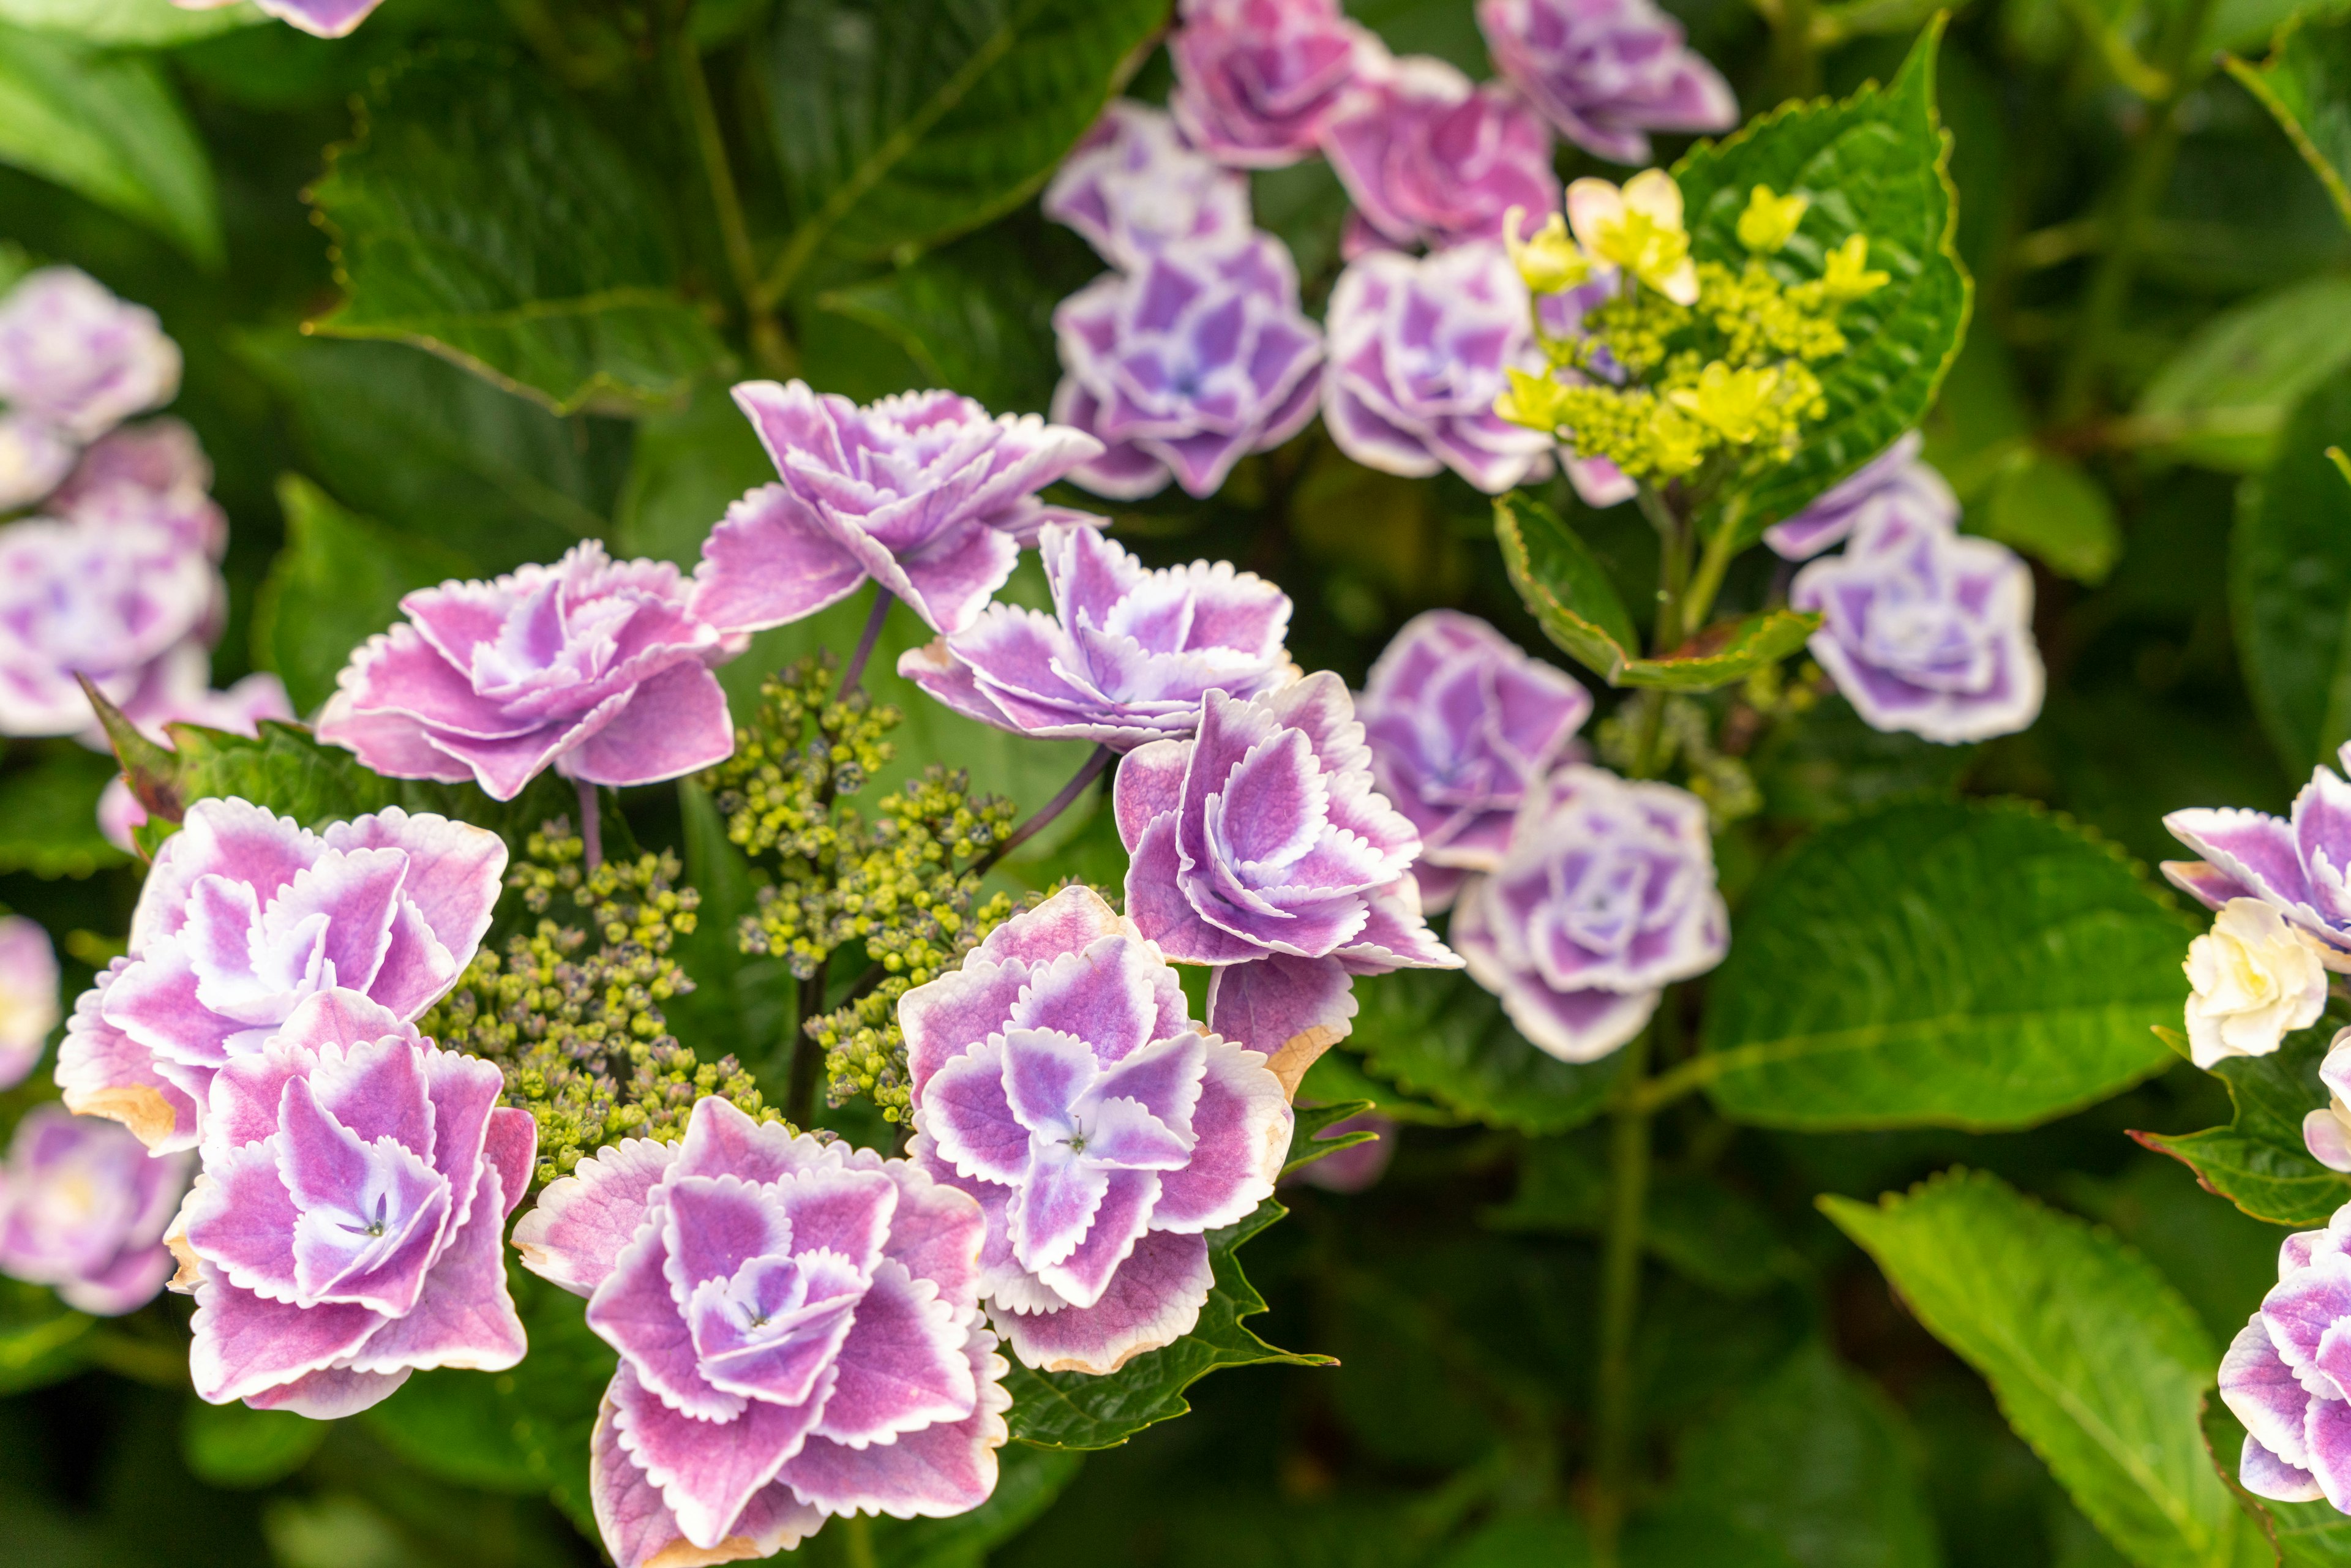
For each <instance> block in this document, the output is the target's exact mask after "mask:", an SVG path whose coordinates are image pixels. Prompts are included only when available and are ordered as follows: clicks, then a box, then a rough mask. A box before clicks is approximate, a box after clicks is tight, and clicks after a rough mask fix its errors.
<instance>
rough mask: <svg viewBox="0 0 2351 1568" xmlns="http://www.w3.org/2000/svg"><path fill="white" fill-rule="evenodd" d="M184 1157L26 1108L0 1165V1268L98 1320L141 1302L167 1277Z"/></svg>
mask: <svg viewBox="0 0 2351 1568" xmlns="http://www.w3.org/2000/svg"><path fill="white" fill-rule="evenodd" d="M190 1163H191V1161H190V1157H189V1156H188V1155H186V1154H184V1153H182V1154H171V1155H153V1156H150V1155H149V1154H148V1153H147V1150H146V1148H145V1147H144V1146H143V1145H141V1143H140V1142H139V1140H138V1139H136V1138H134V1137H132V1136H131V1134H129V1133H126V1132H124V1131H123V1130H122V1129H121V1128H120V1127H118V1126H116V1125H115V1124H113V1123H111V1122H105V1121H100V1120H99V1119H97V1118H96V1117H92V1116H76V1115H73V1114H71V1113H68V1111H66V1110H65V1109H64V1108H63V1107H62V1106H58V1105H36V1106H34V1107H33V1108H32V1109H31V1110H30V1111H27V1112H26V1113H25V1119H24V1120H23V1121H21V1122H19V1123H17V1124H16V1136H15V1137H14V1139H12V1140H11V1141H10V1143H9V1145H8V1163H7V1165H6V1166H5V1168H0V1274H6V1275H8V1276H10V1277H11V1278H13V1279H18V1280H25V1281H30V1282H32V1283H33V1284H36V1285H49V1286H53V1287H55V1288H56V1290H57V1294H58V1295H60V1296H62V1297H64V1298H65V1301H66V1304H67V1305H68V1306H71V1307H76V1308H78V1309H79V1310H80V1311H82V1312H94V1313H96V1314H98V1315H99V1316H100V1317H116V1316H120V1314H122V1313H124V1312H134V1311H136V1310H137V1309H139V1308H141V1307H143V1306H145V1305H146V1304H147V1303H148V1302H149V1301H152V1300H154V1298H155V1292H156V1291H160V1290H162V1288H163V1281H165V1280H167V1279H169V1278H170V1277H171V1273H172V1254H171V1252H170V1250H169V1249H166V1248H165V1247H164V1245H163V1229H164V1227H165V1226H167V1225H169V1224H170V1223H171V1220H172V1210H173V1209H175V1208H177V1207H179V1203H180V1195H181V1194H182V1193H183V1192H185V1191H186V1190H187V1186H188V1166H189V1165H190Z"/></svg>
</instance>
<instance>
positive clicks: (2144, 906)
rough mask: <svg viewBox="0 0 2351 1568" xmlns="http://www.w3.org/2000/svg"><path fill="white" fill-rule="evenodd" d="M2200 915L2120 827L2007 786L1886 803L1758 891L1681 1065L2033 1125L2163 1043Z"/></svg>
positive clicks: (1749, 1093)
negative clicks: (2091, 829)
mask: <svg viewBox="0 0 2351 1568" xmlns="http://www.w3.org/2000/svg"><path fill="white" fill-rule="evenodd" d="M2190 934H2191V933H2190V930H2189V926H2188V925H2187V924H2186V922H2185V921H2184V920H2183V919H2182V918H2181V917H2180V916H2179V915H2178V914H2177V913H2175V912H2174V911H2172V910H2171V909H2169V908H2168V907H2167V906H2166V904H2165V903H2164V902H2162V901H2161V895H2159V894H2157V893H2155V892H2154V891H2153V890H2152V889H2150V888H2149V887H2148V886H2147V883H2146V882H2145V880H2144V879H2143V878H2142V877H2141V876H2140V875H2139V874H2138V873H2137V870H2136V869H2135V868H2134V867H2133V866H2132V865H2131V864H2130V862H2127V861H2126V859H2124V857H2123V856H2122V855H2121V854H2120V853H2119V852H2116V850H2114V849H2113V848H2112V847H2111V846H2109V845H2106V844H2105V843H2103V842H2100V841H2097V840H2095V839H2093V838H2091V837H2090V836H2088V835H2087V834H2086V833H2085V832H2083V831H2081V830H2079V829H2077V828H2074V827H2073V826H2072V825H2071V824H2069V823H2067V822H2065V821H2061V820H2059V819H2057V818H2054V817H2051V816H2049V815H2047V814H2045V813H2043V812H2042V811H2040V810H2037V809H2034V808H2032V807H2030V806H2026V805H2023V804H2021V803H2018V802H2013V801H1999V802H1984V801H1920V802H1917V803H1911V804H1902V805H1896V806H1891V807H1887V808H1886V809H1884V810H1879V811H1877V812H1875V813H1874V814H1871V815H1868V816H1864V817H1860V818H1856V819H1855V820H1853V821H1847V822H1844V823H1842V824H1839V825H1837V826H1835V827H1832V828H1828V829H1824V830H1823V831H1821V832H1820V833H1819V834H1817V835H1816V836H1814V837H1813V838H1812V839H1810V840H1808V841H1805V842H1804V843H1802V844H1801V845H1800V846H1798V847H1797V849H1796V850H1795V851H1794V852H1792V853H1791V854H1790V855H1788V856H1787V857H1786V859H1784V860H1783V861H1782V862H1780V863H1779V865H1778V866H1776V867H1775V868H1774V869H1773V870H1772V871H1771V873H1768V875H1767V877H1766V879H1765V881H1764V882H1763V883H1761V885H1759V886H1758V887H1757V888H1756V890H1755V891H1754V892H1753V893H1752V894H1750V895H1749V897H1748V899H1747V901H1746V904H1745V905H1744V906H1743V907H1742V908H1741V909H1740V915H1739V919H1738V922H1737V924H1736V926H1735V928H1734V930H1733V933H1732V939H1731V946H1730V956H1729V958H1727V959H1726V960H1724V962H1723V965H1722V967H1721V968H1719V969H1718V970H1716V971H1715V973H1714V975H1713V977H1711V979H1709V981H1708V987H1707V1002H1708V1006H1707V1015H1706V1027H1705V1034H1704V1043H1703V1054H1702V1055H1701V1056H1700V1057H1699V1058H1698V1060H1697V1061H1694V1062H1692V1063H1691V1064H1690V1065H1689V1066H1688V1067H1687V1069H1685V1070H1684V1071H1686V1072H1687V1074H1688V1075H1689V1077H1690V1078H1692V1079H1694V1080H1696V1081H1698V1082H1703V1083H1704V1084H1705V1086H1706V1089H1707V1092H1708V1094H1710V1095H1711V1096H1712V1097H1713V1099H1714V1102H1715V1103H1716V1105H1717V1106H1718V1107H1719V1108H1720V1109H1721V1110H1722V1111H1723V1112H1724V1113H1726V1114H1728V1115H1730V1116H1734V1117H1736V1118H1738V1119H1740V1120H1741V1121H1746V1122H1758V1123H1762V1124H1769V1125H1772V1126H1782V1127H1805V1128H1813V1129H1816V1130H1824V1129H1828V1128H1852V1127H1901V1126H1949V1127H1967V1128H1974V1129H1990V1128H1996V1127H2022V1126H2031V1125H2032V1124H2035V1123H2039V1122H2043V1121H2046V1120H2048V1119H2049V1118H2051V1117H2053V1116H2057V1115H2062V1114H2064V1113H2066V1112H2068V1111H2073V1110H2076V1109H2078V1108H2080V1107H2081V1106H2084V1105H2086V1104H2089V1103H2093V1102H2095V1101H2097V1100H2101V1099H2104V1098H2105V1097H2106V1096H2107V1095H2109V1094H2112V1093H2115V1092H2117V1091H2119V1090H2121V1089H2123V1088H2125V1087H2126V1086H2128V1085H2130V1084H2132V1083H2135V1082H2138V1081H2139V1080H2140V1079H2142V1078H2144V1077H2146V1076H2147V1074H2149V1073H2151V1072H2153V1071H2156V1070H2157V1069H2158V1068H2160V1067H2162V1066H2164V1065H2165V1064H2166V1063H2167V1062H2168V1061H2169V1060H2170V1053H2169V1052H2168V1051H2166V1050H2165V1048H2164V1046H2163V1044H2162V1042H2161V1041H2159V1040H2157V1039H2156V1038H2155V1036H2154V1035H2153V1033H2151V1032H2150V1026H2151V1025H2153V1024H2156V1023H2158V1022H2159V1021H2162V1020H2166V1019H2174V1018H2177V1017H2178V1016H2179V1009H2180V1006H2181V1004H2182V1003H2183V1001H2184V1000H2185V999H2186V995H2187V982H2186V979H2185V977H2183V976H2182V974H2181V972H2180V967H2179V962H2180V955H2181V954H2182V953H2183V952H2184V951H2185V950H2186V947H2187V943H2188V938H2189V936H2190Z"/></svg>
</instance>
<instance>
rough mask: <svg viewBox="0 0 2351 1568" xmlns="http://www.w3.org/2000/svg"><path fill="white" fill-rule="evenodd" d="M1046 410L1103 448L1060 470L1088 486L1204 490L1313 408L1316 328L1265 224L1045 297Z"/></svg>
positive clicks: (1318, 363) (1318, 356) (1284, 250)
mask: <svg viewBox="0 0 2351 1568" xmlns="http://www.w3.org/2000/svg"><path fill="white" fill-rule="evenodd" d="M1053 335H1054V339H1055V341H1056V342H1057V344H1058V345H1059V347H1060V350H1061V372H1062V374H1061V384H1060V385H1059V386H1058V387H1056V388H1055V389H1054V392H1053V417H1054V418H1055V419H1058V420H1061V421H1064V422H1065V423H1069V424H1071V425H1074V426H1076V427H1077V428H1079V429H1081V430H1084V431H1088V432H1090V433H1092V434H1093V435H1095V436H1097V437H1099V438H1100V439H1101V441H1102V447H1103V450H1102V452H1101V453H1100V454H1099V455H1095V456H1093V457H1092V458H1090V459H1089V460H1088V461H1086V462H1085V463H1083V464H1081V465H1079V466H1078V467H1077V468H1076V469H1075V470H1074V471H1073V472H1072V473H1071V478H1072V479H1075V480H1076V481H1077V482H1078V483H1079V484H1081V485H1083V486H1085V487H1086V488H1087V489H1089V490H1092V491H1093V492H1094V493H1095V494H1096V495H1100V496H1110V497H1116V498H1118V499H1121V500H1133V499H1135V498H1137V497H1144V496H1150V495H1155V494H1157V493H1158V492H1159V491H1160V490H1162V489H1165V487H1166V485H1167V481H1168V480H1169V479H1171V478H1173V479H1174V480H1175V482H1176V483H1177V484H1178V485H1180V486H1183V487H1184V490H1185V492H1186V494H1188V495H1193V496H1210V495H1214V494H1215V493H1216V492H1217V488H1218V487H1219V486H1222V485H1223V484H1224V482H1225V477H1226V476H1227V475H1228V474H1230V473H1231V472H1232V470H1233V465H1234V464H1236V463H1238V462H1239V461H1240V460H1241V459H1242V458H1243V457H1245V456H1247V455H1249V454H1250V453H1252V452H1263V451H1266V450H1267V449H1269V448H1270V447H1275V446H1279V445H1280V444H1282V443H1283V442H1285V441H1287V440H1289V439H1290V437H1291V436H1293V435H1295V434H1298V432H1299V431H1300V430H1301V429H1303V428H1304V427H1305V425H1306V423H1307V422H1308V421H1309V420H1311V419H1312V418H1313V417H1314V399H1315V394H1316V393H1317V392H1319V391H1320V390H1321V387H1322V329H1321V328H1319V327H1317V326H1316V325H1315V324H1314V323H1313V321H1312V320H1311V319H1309V318H1308V317H1307V316H1306V315H1305V314H1304V313H1303V312H1302V311H1301V310H1300V308H1299V304H1298V268H1297V267H1296V266H1295V265H1294V264H1293V263H1292V262H1291V261H1290V251H1289V249H1288V247H1287V246H1283V244H1282V243H1281V242H1280V240H1279V239H1276V238H1275V237H1274V236H1273V235H1270V234H1261V233H1260V234H1256V235H1252V236H1251V237H1250V239H1249V242H1248V243H1247V244H1246V245H1243V246H1239V247H1238V248H1235V247H1233V246H1229V245H1224V244H1216V245H1209V246H1193V245H1185V246H1165V247H1163V248H1162V249H1161V250H1159V251H1158V252H1157V253H1156V254H1155V255H1154V256H1150V257H1149V258H1148V259H1147V260H1146V262H1145V263H1144V266H1143V267H1142V268H1141V269H1140V270H1138V271H1134V272H1108V273H1104V274H1103V275H1102V277H1098V278H1096V279H1094V281H1093V282H1092V283H1090V284H1088V285H1087V286H1086V287H1083V288H1081V289H1079V290H1078V291H1077V292H1076V293H1075V294H1072V295H1071V296H1070V297H1069V298H1067V299H1064V300H1062V301H1061V304H1060V305H1058V306H1056V307H1055V308H1054V309H1053Z"/></svg>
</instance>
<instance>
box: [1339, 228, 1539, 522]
mask: <svg viewBox="0 0 2351 1568" xmlns="http://www.w3.org/2000/svg"><path fill="white" fill-rule="evenodd" d="M1328 326H1329V329H1330V333H1331V369H1330V371H1329V373H1328V374H1327V375H1326V376H1325V377H1324V380H1323V392H1322V423H1323V427H1324V428H1325V429H1327V430H1328V431H1330V433H1331V439H1332V441H1334V442H1336V443H1337V444H1338V446H1339V450H1340V451H1342V452H1344V453H1345V454H1346V455H1348V456H1350V457H1352V458H1353V459H1354V460H1355V461H1356V462H1358V463H1360V464H1362V465H1364V467H1366V468H1376V469H1379V470H1380V471H1381V472H1382V473H1385V474H1404V475H1410V476H1427V475H1431V474H1436V473H1437V472H1438V471H1440V470H1441V469H1445V468H1450V469H1452V470H1453V471H1454V472H1455V473H1457V474H1458V475H1460V476H1462V477H1463V478H1464V479H1467V480H1468V481H1469V483H1470V484H1472V485H1475V486H1477V487H1478V488H1479V489H1480V490H1483V491H1485V492H1487V493H1488V494H1489V495H1496V494H1499V493H1500V492H1501V491H1504V490H1507V489H1509V488H1510V487H1511V486H1514V485H1520V484H1523V483H1525V482H1526V481H1528V480H1530V479H1534V478H1539V477H1541V476H1544V475H1546V474H1548V473H1550V472H1551V465H1552V449H1553V445H1554V444H1553V442H1552V437H1551V436H1550V435H1549V434H1546V433H1544V432H1542V431H1540V430H1530V429H1528V428H1527V427H1526V426H1524V425H1520V424H1513V423H1510V421H1509V420H1506V419H1504V418H1503V417H1502V416H1501V415H1500V414H1499V413H1495V412H1494V401H1495V399H1497V398H1498V397H1499V396H1500V395H1501V394H1502V393H1504V392H1508V391H1509V390H1510V375H1509V372H1510V371H1511V370H1513V369H1515V370H1519V371H1528V372H1531V373H1540V372H1543V371H1547V370H1548V368H1549V366H1548V361H1545V360H1544V358H1543V352H1542V350H1541V346H1540V345H1538V344H1537V343H1536V342H1535V338H1534V329H1533V328H1532V327H1531V324H1530V322H1529V319H1528V314H1527V288H1526V285H1525V283H1523V282H1522V281H1521V280H1520V277H1519V273H1518V269H1517V268H1516V267H1512V266H1511V265H1510V256H1508V255H1507V254H1505V253H1504V251H1503V249H1502V247H1501V246H1499V245H1497V244H1494V243H1493V242H1491V241H1478V242H1475V243H1472V244H1468V245H1462V246H1455V247H1454V248H1453V249H1451V250H1447V251H1439V252H1437V254H1436V255H1434V256H1405V255H1403V254H1402V253H1400V252H1396V251H1385V250H1380V251H1373V252H1370V253H1369V254H1367V255H1364V256H1358V257H1357V258H1356V259H1355V260H1353V261H1352V262H1350V263H1348V265H1347V269H1346V271H1345V272H1343V273H1342V274H1341V275H1340V277H1339V281H1338V284H1337V286H1336V287H1333V288H1332V290H1331V308H1330V313H1329V320H1328Z"/></svg>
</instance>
